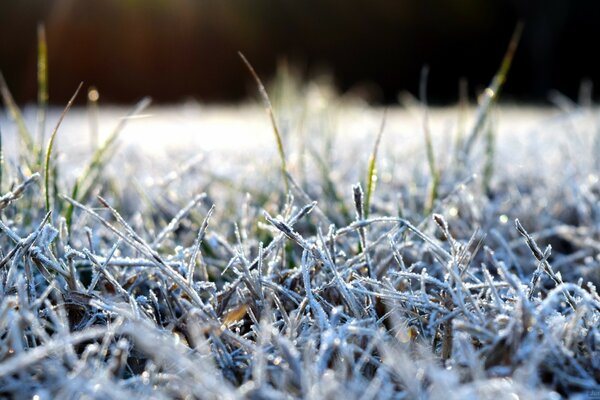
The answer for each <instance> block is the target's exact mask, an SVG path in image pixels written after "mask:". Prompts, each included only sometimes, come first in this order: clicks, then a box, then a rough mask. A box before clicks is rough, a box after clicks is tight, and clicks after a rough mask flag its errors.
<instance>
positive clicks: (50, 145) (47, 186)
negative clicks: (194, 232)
mask: <svg viewBox="0 0 600 400" xmlns="http://www.w3.org/2000/svg"><path fill="white" fill-rule="evenodd" d="M81 86H83V82H81V83H80V84H79V86H78V87H77V90H75V93H74V94H73V96H72V97H71V99H70V100H69V102H68V103H67V106H66V107H65V109H64V110H63V112H62V113H61V114H60V117H59V118H58V122H57V123H56V127H55V128H54V131H52V135H51V136H50V141H49V142H48V149H47V150H46V159H45V160H44V192H45V196H46V212H50V157H51V156H52V149H53V148H54V139H55V138H56V133H57V132H58V129H59V128H60V125H61V124H62V121H63V119H64V118H65V115H66V114H67V112H68V111H69V109H70V108H71V106H72V105H73V102H74V101H75V98H76V97H77V94H78V93H79V90H80V89H81Z"/></svg>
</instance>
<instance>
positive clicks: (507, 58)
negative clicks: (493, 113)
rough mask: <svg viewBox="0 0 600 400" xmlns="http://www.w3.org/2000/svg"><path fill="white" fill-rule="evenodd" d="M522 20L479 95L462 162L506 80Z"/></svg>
mask: <svg viewBox="0 0 600 400" xmlns="http://www.w3.org/2000/svg"><path fill="white" fill-rule="evenodd" d="M523 26H524V24H523V22H519V23H518V24H517V26H516V28H515V30H514V32H513V35H512V38H511V39H510V42H509V44H508V49H507V50H506V53H505V54H504V58H503V59H502V64H500V69H498V72H496V75H494V78H493V79H492V82H491V83H490V85H489V86H488V87H487V89H485V90H484V92H483V94H482V95H481V97H480V102H479V107H478V108H477V114H476V117H475V123H474V124H473V128H471V131H470V132H469V135H468V136H467V139H466V140H465V143H464V146H463V150H462V155H461V157H462V162H463V164H464V163H465V162H466V161H467V158H468V156H469V153H470V152H471V148H472V147H473V144H474V142H475V140H476V139H477V137H478V136H479V134H480V133H481V130H482V128H483V126H484V123H485V121H486V119H487V116H488V113H489V110H490V108H491V106H492V104H493V103H494V102H495V101H496V99H497V98H498V96H499V93H500V90H501V89H502V87H503V86H504V82H506V76H507V75H508V71H509V70H510V67H511V65H512V61H513V57H514V55H515V53H516V51H517V47H518V45H519V41H520V40H521V34H522V33H523Z"/></svg>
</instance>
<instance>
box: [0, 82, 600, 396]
mask: <svg viewBox="0 0 600 400" xmlns="http://www.w3.org/2000/svg"><path fill="white" fill-rule="evenodd" d="M327 93H328V92H327V90H326V86H325V85H320V86H319V85H314V84H313V85H307V86H299V85H297V84H296V83H295V81H293V80H291V79H290V78H289V77H287V76H285V75H284V76H283V78H282V79H281V81H280V82H279V83H278V84H277V85H276V86H275V89H274V90H273V93H272V95H273V98H272V100H273V107H274V109H273V110H271V112H273V111H274V114H273V115H274V121H275V123H276V124H278V130H279V132H280V139H281V143H282V146H283V149H278V146H277V144H276V141H275V140H273V139H272V137H271V135H272V132H271V131H270V130H269V129H270V128H269V126H268V119H267V117H264V116H263V117H264V118H265V121H266V123H265V125H264V126H263V128H264V131H263V130H261V131H260V132H257V131H255V130H253V128H251V126H248V128H247V130H243V131H241V132H239V133H238V135H239V136H238V137H239V142H237V141H235V136H234V137H233V139H229V136H228V139H227V140H230V143H229V144H228V145H227V146H218V145H215V142H218V140H216V141H215V140H214V138H213V139H211V140H213V142H210V143H212V144H211V145H210V146H203V140H202V135H203V134H210V135H216V136H218V135H220V134H224V133H223V132H220V131H219V126H220V125H219V124H218V123H217V124H214V125H211V129H213V131H211V132H209V133H206V132H204V133H202V132H199V133H198V137H196V138H195V139H194V140H192V139H191V138H190V137H188V136H178V135H177V129H176V128H173V129H172V131H169V130H165V131H163V130H162V128H161V129H160V132H159V135H163V136H164V137H163V139H161V140H164V142H160V140H159V141H158V142H155V143H154V150H152V151H149V150H148V148H147V147H145V146H144V143H143V141H144V140H145V139H144V136H143V132H139V133H138V134H136V135H135V136H134V137H133V138H132V137H131V136H130V137H129V138H128V137H127V132H128V131H127V129H128V127H126V126H125V125H126V124H127V123H130V124H133V125H135V124H136V122H135V121H139V120H137V119H135V118H127V119H121V120H119V121H116V125H117V129H115V130H114V131H113V133H112V134H108V135H105V133H104V132H100V131H99V130H98V129H97V128H98V127H97V125H96V123H98V120H97V118H96V117H97V114H96V113H97V112H98V109H97V105H96V104H95V102H94V99H95V98H96V96H95V94H94V92H92V93H90V99H91V100H90V101H91V103H90V106H89V108H88V110H87V111H83V110H74V114H73V118H81V116H89V117H90V120H91V121H92V123H91V126H92V128H91V131H92V133H93V132H95V131H97V130H98V132H97V134H98V135H99V136H100V139H101V140H100V141H99V144H96V140H97V137H96V135H97V134H96V133H93V134H91V135H89V134H88V133H87V132H88V131H89V128H88V124H87V120H86V123H80V124H78V125H76V126H71V127H70V128H69V126H68V122H69V118H70V117H71V114H66V116H65V122H64V124H65V125H64V128H65V129H67V132H64V133H63V132H62V131H61V130H60V129H59V130H58V131H57V134H56V143H55V144H54V146H53V149H52V147H51V146H48V141H49V137H50V135H49V134H48V135H44V134H40V132H41V131H39V130H36V129H41V130H42V131H44V129H43V126H44V125H45V124H44V123H43V121H44V120H45V119H46V115H48V120H49V121H50V122H53V123H54V122H56V120H57V119H58V118H59V117H58V114H57V113H55V112H52V110H50V112H49V113H46V111H43V112H40V113H39V114H37V115H39V116H40V118H41V120H40V121H42V123H35V117H34V118H29V117H28V116H30V115H31V113H29V114H27V113H26V114H25V117H23V118H22V119H21V117H20V116H19V112H18V109H17V107H16V105H11V102H10V99H9V98H7V95H8V92H7V91H6V90H4V93H3V94H4V100H5V104H6V105H7V107H6V110H7V111H8V112H9V113H12V115H13V118H12V119H13V122H12V123H10V124H9V123H8V121H7V119H2V120H1V122H2V125H1V126H0V129H2V130H3V136H2V139H5V143H6V139H7V137H6V136H7V135H8V133H10V134H11V135H12V134H14V135H15V136H18V137H19V139H18V140H16V141H15V143H13V144H12V145H11V147H7V146H8V145H6V144H5V146H4V149H3V150H4V155H5V158H6V162H4V163H3V164H2V172H1V175H0V176H1V177H2V180H1V183H0V190H1V191H2V192H3V193H5V194H4V195H3V196H2V197H0V210H1V213H2V215H1V219H0V231H1V233H0V252H1V254H0V394H1V395H2V396H5V397H14V398H40V399H44V398H80V397H88V398H145V397H152V398H242V397H248V398H347V399H354V398H356V399H371V398H381V399H391V398H394V399H395V398H440V397H443V398H457V399H464V398H515V396H518V397H519V398H531V399H539V398H559V397H560V396H565V397H566V396H570V397H575V396H580V398H593V396H595V395H597V394H598V393H599V392H598V390H600V386H599V385H598V381H599V380H600V364H599V360H600V355H599V354H598V348H599V346H600V332H599V329H598V326H599V318H600V297H599V295H598V293H597V291H596V285H598V284H599V283H600V259H599V258H598V251H599V249H600V209H599V206H598V204H600V203H599V200H600V182H599V169H598V167H599V164H598V154H599V147H598V143H600V140H599V139H600V136H599V135H600V134H599V132H600V130H599V129H600V126H599V125H598V124H599V122H598V121H599V120H598V110H597V109H595V108H593V107H592V106H591V104H589V102H586V101H585V97H584V99H583V100H584V101H582V102H580V103H577V104H575V103H570V102H568V101H566V100H565V99H562V98H560V97H559V96H556V97H555V100H556V103H557V104H558V105H560V107H562V108H560V109H553V110H548V109H547V110H543V111H540V110H537V111H531V110H529V111H528V110H526V111H522V110H510V109H507V108H499V109H491V108H488V109H484V107H487V106H485V101H483V102H482V104H484V106H481V107H479V108H478V109H477V110H472V109H470V108H468V107H462V108H461V107H458V108H457V109H446V110H437V111H436V110H431V111H430V112H428V113H427V112H425V111H426V110H425V109H424V108H423V107H421V105H420V104H419V103H417V102H414V101H413V100H411V99H410V98H405V101H404V103H405V109H404V111H399V110H396V109H390V110H389V111H388V112H387V117H385V118H386V121H385V123H380V121H376V120H375V119H374V118H383V115H384V112H383V111H382V110H373V109H370V108H368V107H366V106H364V105H361V104H359V103H357V102H355V101H354V100H352V99H347V98H344V97H339V96H333V95H329V96H328V95H327ZM42 97H43V96H42ZM484 100H485V99H484ZM41 104H42V107H45V106H44V104H43V102H41ZM146 105H147V104H146V103H145V102H142V103H141V104H140V105H139V106H138V107H136V108H135V109H134V111H132V116H135V115H138V116H139V115H140V114H143V113H146V112H148V111H145V110H144V108H145V106H146ZM150 112H151V111H150ZM200 112H204V110H203V109H201V110H200ZM246 112H247V110H246V111H244V112H242V115H243V116H244V118H245V117H246V114H245V113H246ZM482 112H484V115H483V116H482V115H481V113H482ZM406 113H409V114H412V117H413V118H415V119H416V121H418V122H417V125H416V127H415V126H412V125H410V123H409V121H410V118H409V117H408V116H407V114H406ZM99 115H102V108H100V114H99ZM224 115H232V114H231V112H229V114H228V113H225V114H224ZM374 116H375V117H374ZM86 118H87V117H86ZM252 118H254V117H252ZM479 118H483V122H478V121H479ZM32 119H33V120H34V121H33V122H34V123H31V122H32V121H31V120H32ZM144 121H146V122H145V123H146V124H151V123H152V119H148V120H144ZM148 121H149V122H148ZM253 121H254V120H253ZM358 121H363V122H362V123H359V122H358ZM440 121H441V122H440ZM532 121H533V122H532ZM14 122H16V124H15V123H14ZM104 123H105V120H102V119H101V121H100V125H101V126H103V125H102V124H104ZM224 124H227V121H225V122H224ZM503 124H504V125H503ZM523 126H526V127H527V128H526V129H524V128H523V129H520V128H522V127H523ZM31 127H38V128H31ZM75 128H77V129H75ZM205 128H206V126H205ZM242 129H243V127H242ZM424 129H425V130H426V131H428V132H429V133H427V134H426V135H425V136H424V135H423V130H424ZM48 131H50V132H51V130H50V129H48ZM7 132H8V133H7ZM17 132H20V133H19V134H17ZM31 132H38V134H36V135H34V134H31ZM81 132H85V134H82V133H81ZM265 132H266V133H267V134H268V135H269V136H268V137H269V138H270V140H268V141H265V142H264V143H263V142H262V141H261V140H262V139H261V138H263V135H264V134H265ZM351 132H354V133H351ZM380 132H382V133H381V135H380ZM63 134H64V136H62V137H61V135H63ZM148 134H150V133H148ZM250 135H256V140H248V137H249V136H250ZM379 136H380V137H381V142H380V143H379V145H378V146H377V145H375V143H376V142H378V141H379V139H377V138H378V137H379ZM82 138H85V139H84V140H82ZM13 139H14V138H13ZM156 140H158V139H156ZM82 141H83V142H84V143H86V144H89V143H90V141H91V142H92V143H91V144H92V145H91V146H87V145H86V146H85V147H84V148H83V149H82V147H81V145H79V147H78V148H76V149H74V146H73V143H81V142H82ZM136 142H137V143H136ZM207 142H208V141H207ZM103 143H104V144H103ZM157 143H158V145H160V144H161V143H163V144H164V148H165V150H162V151H161V150H157V149H156V148H157V147H160V146H157ZM236 143H238V145H237V146H236ZM240 143H241V144H243V147H242V146H240V145H239V144H240ZM467 143H468V144H467ZM123 144H124V146H120V145H123ZM90 147H91V149H90ZM206 148H210V151H206ZM374 149H377V151H375V150H374ZM50 150H52V151H50ZM281 150H283V151H281ZM282 153H283V156H284V160H285V163H282V158H281V155H282ZM282 169H283V170H285V173H286V174H285V175H282ZM435 175H437V177H436V176H435ZM44 177H47V182H48V183H47V184H46V182H45V179H43V178H44ZM434 179H436V180H437V183H436V185H437V187H436V188H435V191H433V190H432V186H431V184H432V180H434ZM286 182H287V183H286ZM286 186H287V187H289V191H287V192H286V190H285V188H286ZM35 396H37V397H35Z"/></svg>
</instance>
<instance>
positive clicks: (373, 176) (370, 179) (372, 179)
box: [364, 108, 387, 219]
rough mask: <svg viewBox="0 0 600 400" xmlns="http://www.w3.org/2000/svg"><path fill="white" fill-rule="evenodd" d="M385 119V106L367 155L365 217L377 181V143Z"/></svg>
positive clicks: (379, 139)
mask: <svg viewBox="0 0 600 400" xmlns="http://www.w3.org/2000/svg"><path fill="white" fill-rule="evenodd" d="M386 119H387V108H386V109H385V110H384V111H383V117H382V119H381V125H380V126H379V133H378V134H377V139H375V145H374V146H373V152H372V153H371V156H370V157H369V168H368V170H367V196H366V198H365V206H364V210H365V211H364V213H365V215H364V217H365V219H367V218H369V212H370V209H371V199H372V198H373V192H374V191H375V184H376V182H377V168H376V163H377V152H378V151H379V144H380V143H381V137H382V136H383V131H384V129H385V122H386Z"/></svg>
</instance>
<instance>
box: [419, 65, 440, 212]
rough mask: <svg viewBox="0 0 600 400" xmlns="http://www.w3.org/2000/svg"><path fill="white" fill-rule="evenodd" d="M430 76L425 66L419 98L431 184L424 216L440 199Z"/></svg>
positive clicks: (422, 71)
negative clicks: (430, 123)
mask: <svg viewBox="0 0 600 400" xmlns="http://www.w3.org/2000/svg"><path fill="white" fill-rule="evenodd" d="M428 76H429V67H427V66H425V67H423V69H422V70H421V81H420V84H419V97H420V98H421V104H422V106H423V134H424V135H425V149H426V152H427V164H428V165H429V174H430V175H431V181H430V183H429V192H428V195H427V199H426V201H425V208H424V214H425V215H429V213H431V210H433V206H434V204H435V201H436V200H437V198H438V188H439V185H440V171H439V170H438V167H437V165H436V160H435V153H434V151H433V140H432V139H431V129H430V127H429V109H428V106H427V78H428Z"/></svg>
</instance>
